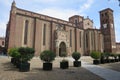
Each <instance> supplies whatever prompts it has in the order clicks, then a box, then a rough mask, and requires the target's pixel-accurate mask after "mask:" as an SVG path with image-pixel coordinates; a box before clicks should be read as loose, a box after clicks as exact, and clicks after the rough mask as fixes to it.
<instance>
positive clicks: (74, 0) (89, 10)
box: [0, 0, 120, 42]
mask: <svg viewBox="0 0 120 80" xmlns="http://www.w3.org/2000/svg"><path fill="white" fill-rule="evenodd" d="M12 2H13V0H0V36H1V37H4V36H5V32H6V24H7V23H8V20H9V15H10V9H11V4H12ZM15 2H16V6H17V7H18V8H21V9H25V10H28V11H32V12H36V13H40V14H44V15H48V16H51V17H56V18H60V19H63V20H66V21H68V18H69V17H71V16H73V15H80V16H84V18H86V17H87V16H89V18H90V19H92V20H93V22H94V27H96V28H98V29H99V28H100V18H99V11H101V10H103V9H105V8H111V9H112V10H114V24H115V34H116V41H117V42H120V36H119V35H120V6H119V2H118V0H15Z"/></svg>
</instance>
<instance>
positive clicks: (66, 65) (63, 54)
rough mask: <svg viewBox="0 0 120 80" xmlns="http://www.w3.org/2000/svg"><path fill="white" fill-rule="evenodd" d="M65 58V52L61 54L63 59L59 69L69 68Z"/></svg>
mask: <svg viewBox="0 0 120 80" xmlns="http://www.w3.org/2000/svg"><path fill="white" fill-rule="evenodd" d="M66 56H67V53H66V52H63V53H61V57H63V60H62V61H61V62H60V68H61V69H67V68H68V67H69V62H68V60H66V59H65V57H66Z"/></svg>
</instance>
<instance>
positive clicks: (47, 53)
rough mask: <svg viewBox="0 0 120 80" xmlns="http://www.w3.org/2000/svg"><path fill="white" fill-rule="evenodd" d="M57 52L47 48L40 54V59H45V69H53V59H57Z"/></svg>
mask: <svg viewBox="0 0 120 80" xmlns="http://www.w3.org/2000/svg"><path fill="white" fill-rule="evenodd" d="M55 57H56V54H55V53H53V52H52V51H50V50H45V51H43V52H42V53H41V54H40V59H41V60H43V61H44V63H43V70H52V63H51V62H52V61H53V60H55Z"/></svg>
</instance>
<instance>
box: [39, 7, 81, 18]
mask: <svg viewBox="0 0 120 80" xmlns="http://www.w3.org/2000/svg"><path fill="white" fill-rule="evenodd" d="M38 13H40V14H45V15H48V16H51V17H56V18H60V19H63V20H68V18H69V17H71V16H73V15H76V14H79V12H78V11H76V10H72V9H60V8H46V9H43V10H41V11H38ZM81 15H83V14H81Z"/></svg>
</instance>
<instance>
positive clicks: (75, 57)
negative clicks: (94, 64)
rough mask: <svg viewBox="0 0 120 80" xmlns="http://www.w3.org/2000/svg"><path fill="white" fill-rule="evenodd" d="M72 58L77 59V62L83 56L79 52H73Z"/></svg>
mask: <svg viewBox="0 0 120 80" xmlns="http://www.w3.org/2000/svg"><path fill="white" fill-rule="evenodd" d="M72 57H73V58H74V59H75V61H77V60H78V59H80V57H81V54H80V53H79V52H73V53H72Z"/></svg>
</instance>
